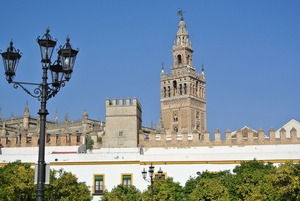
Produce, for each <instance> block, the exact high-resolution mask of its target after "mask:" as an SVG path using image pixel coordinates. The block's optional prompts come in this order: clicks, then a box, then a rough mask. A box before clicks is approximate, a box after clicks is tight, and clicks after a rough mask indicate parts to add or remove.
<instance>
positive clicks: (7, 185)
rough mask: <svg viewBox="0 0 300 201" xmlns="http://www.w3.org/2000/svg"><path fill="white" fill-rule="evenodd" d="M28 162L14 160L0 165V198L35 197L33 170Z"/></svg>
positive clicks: (26, 199) (23, 198)
mask: <svg viewBox="0 0 300 201" xmlns="http://www.w3.org/2000/svg"><path fill="white" fill-rule="evenodd" d="M30 167H31V164H29V163H21V161H15V162H13V163H9V164H7V165H5V166H3V167H0V200H7V201H10V200H11V201H15V200H20V201H29V200H34V198H35V188H36V186H35V185H34V183H33V179H34V170H33V169H32V168H30Z"/></svg>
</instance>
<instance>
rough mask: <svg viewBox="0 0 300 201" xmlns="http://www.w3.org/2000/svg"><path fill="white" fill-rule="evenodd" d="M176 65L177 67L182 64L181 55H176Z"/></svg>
mask: <svg viewBox="0 0 300 201" xmlns="http://www.w3.org/2000/svg"><path fill="white" fill-rule="evenodd" d="M177 63H178V65H180V64H182V60H181V55H180V54H179V55H177Z"/></svg>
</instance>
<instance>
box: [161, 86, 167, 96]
mask: <svg viewBox="0 0 300 201" xmlns="http://www.w3.org/2000/svg"><path fill="white" fill-rule="evenodd" d="M166 93H167V89H166V87H164V88H163V94H162V96H163V97H164V98H165V97H166Z"/></svg>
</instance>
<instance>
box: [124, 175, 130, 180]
mask: <svg viewBox="0 0 300 201" xmlns="http://www.w3.org/2000/svg"><path fill="white" fill-rule="evenodd" d="M123 179H131V175H123Z"/></svg>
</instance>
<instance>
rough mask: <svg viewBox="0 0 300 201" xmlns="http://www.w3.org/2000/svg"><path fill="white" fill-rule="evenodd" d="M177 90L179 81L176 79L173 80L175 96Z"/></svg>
mask: <svg viewBox="0 0 300 201" xmlns="http://www.w3.org/2000/svg"><path fill="white" fill-rule="evenodd" d="M176 92H177V82H176V80H174V81H173V96H175V95H176Z"/></svg>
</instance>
